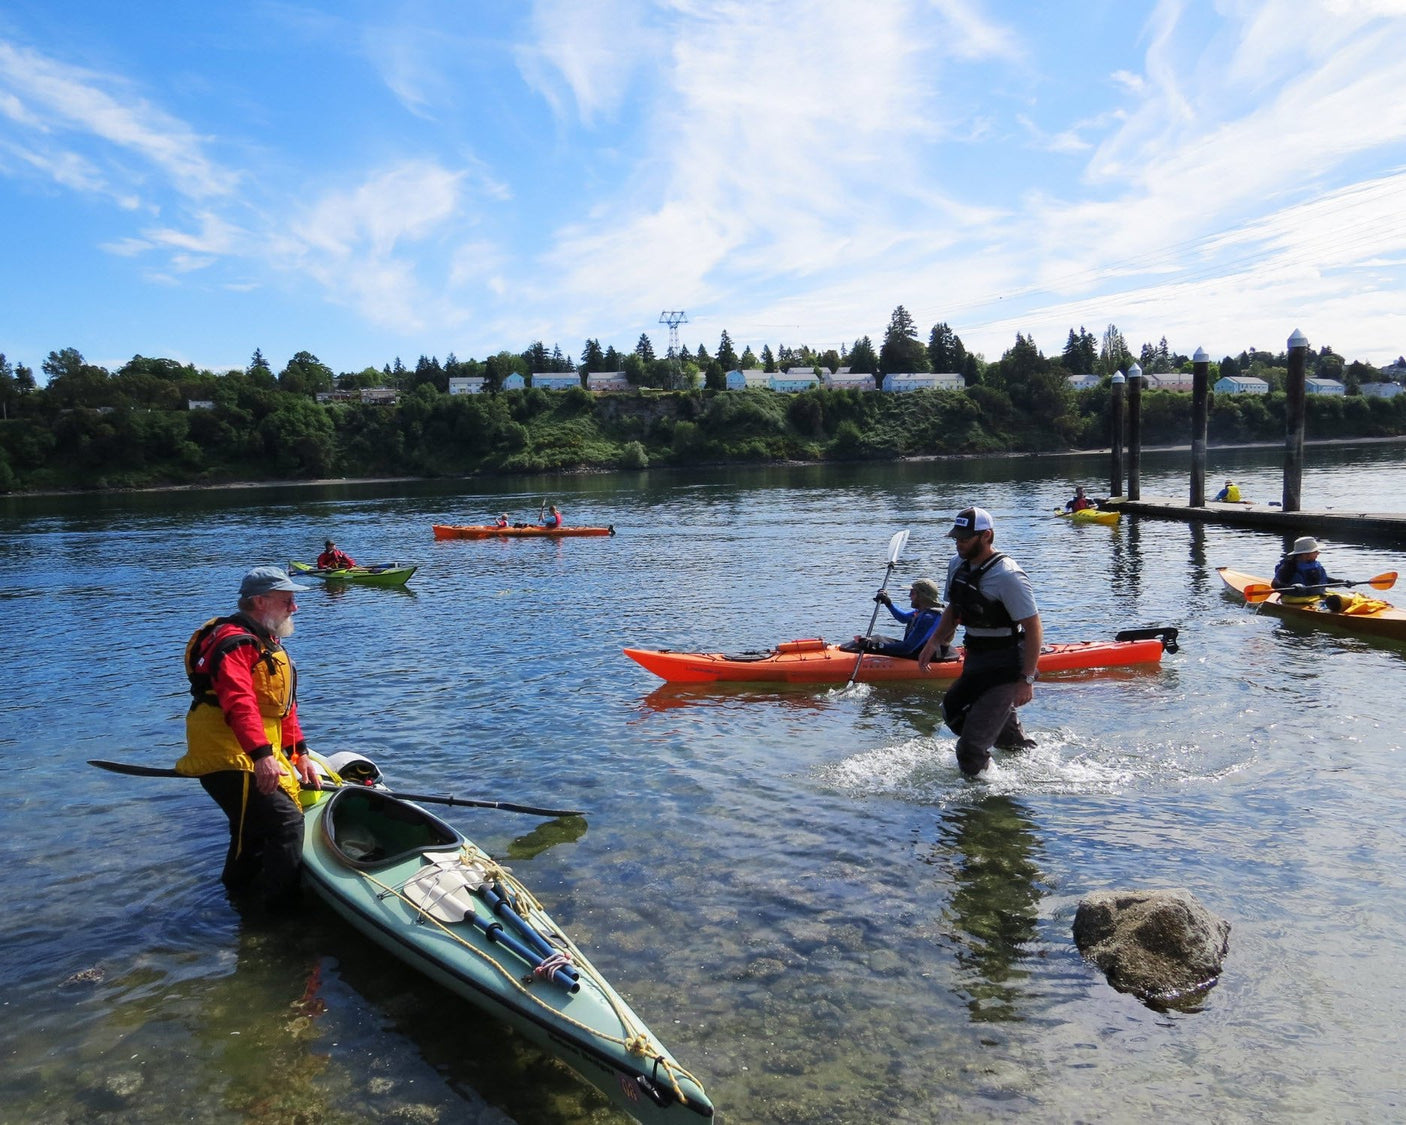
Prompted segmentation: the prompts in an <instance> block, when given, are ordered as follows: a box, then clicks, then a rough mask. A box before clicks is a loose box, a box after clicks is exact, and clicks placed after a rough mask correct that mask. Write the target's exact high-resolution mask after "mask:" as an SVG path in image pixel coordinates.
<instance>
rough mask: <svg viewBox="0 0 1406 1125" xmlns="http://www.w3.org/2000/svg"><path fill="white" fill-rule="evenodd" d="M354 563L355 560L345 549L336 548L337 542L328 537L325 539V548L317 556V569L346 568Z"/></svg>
mask: <svg viewBox="0 0 1406 1125" xmlns="http://www.w3.org/2000/svg"><path fill="white" fill-rule="evenodd" d="M355 565H356V560H355V559H354V558H352V557H351V556H350V555H349V554H347V553H346V552H345V551H342V550H340V549H338V547H337V544H335V543H333V542H332V540H330V539H329V540H327V543H326V549H325V550H324V551H323V552H322V554H320V555H318V556H317V569H318V570H346V569H347V568H348V567H353V566H355Z"/></svg>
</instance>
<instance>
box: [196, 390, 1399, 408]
mask: <svg viewBox="0 0 1406 1125" xmlns="http://www.w3.org/2000/svg"><path fill="white" fill-rule="evenodd" d="M1393 385H1394V384H1393ZM186 409H187V410H214V409H215V404H214V402H212V401H211V400H210V399H208V398H188V399H186Z"/></svg>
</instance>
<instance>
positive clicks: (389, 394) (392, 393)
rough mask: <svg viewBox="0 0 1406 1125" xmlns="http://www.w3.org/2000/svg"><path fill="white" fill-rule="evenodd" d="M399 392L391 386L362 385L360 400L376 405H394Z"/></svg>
mask: <svg viewBox="0 0 1406 1125" xmlns="http://www.w3.org/2000/svg"><path fill="white" fill-rule="evenodd" d="M398 398H400V392H399V391H397V390H395V389H394V388H392V387H362V388H361V401H362V402H368V403H373V404H375V405H377V406H394V405H395V402H396V399H398Z"/></svg>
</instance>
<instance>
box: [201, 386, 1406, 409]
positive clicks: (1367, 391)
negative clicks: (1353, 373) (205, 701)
mask: <svg viewBox="0 0 1406 1125" xmlns="http://www.w3.org/2000/svg"><path fill="white" fill-rule="evenodd" d="M1359 389H1360V390H1361V391H1362V393H1363V394H1364V395H1366V396H1367V397H1368V398H1395V397H1396V396H1397V395H1399V394H1400V393H1401V392H1402V390H1403V389H1406V388H1403V387H1402V386H1401V384H1400V383H1363V384H1362V386H1361V387H1360V388H1359ZM191 405H192V406H194V405H195V404H194V403H191Z"/></svg>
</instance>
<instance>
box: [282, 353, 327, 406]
mask: <svg viewBox="0 0 1406 1125" xmlns="http://www.w3.org/2000/svg"><path fill="white" fill-rule="evenodd" d="M335 381H336V376H335V375H333V374H332V369H331V368H330V367H328V366H327V365H326V364H325V363H323V362H322V360H320V359H318V358H317V356H315V355H313V354H312V352H298V353H297V354H296V355H295V356H293V358H292V359H290V360H289V361H288V365H287V366H286V367H285V368H284V369H283V370H282V371H280V372H279V373H278V387H279V389H280V390H283V391H286V392H288V393H289V394H295V395H307V396H308V397H309V398H312V397H314V396H315V395H316V394H317V392H318V391H330V390H331V389H332V386H333V383H334V382H335Z"/></svg>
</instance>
